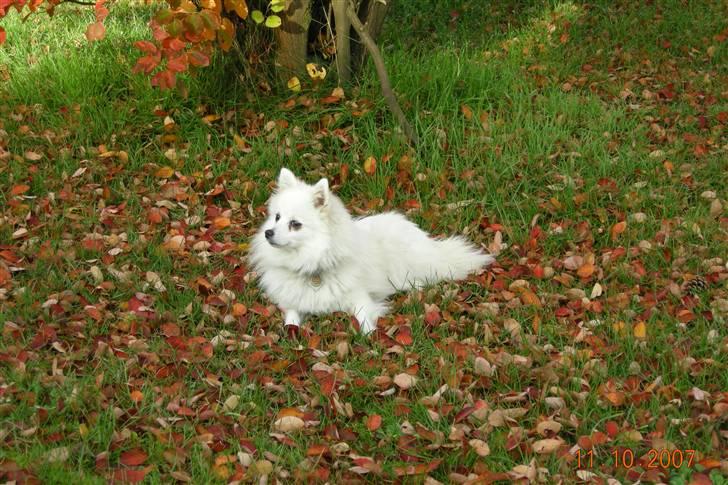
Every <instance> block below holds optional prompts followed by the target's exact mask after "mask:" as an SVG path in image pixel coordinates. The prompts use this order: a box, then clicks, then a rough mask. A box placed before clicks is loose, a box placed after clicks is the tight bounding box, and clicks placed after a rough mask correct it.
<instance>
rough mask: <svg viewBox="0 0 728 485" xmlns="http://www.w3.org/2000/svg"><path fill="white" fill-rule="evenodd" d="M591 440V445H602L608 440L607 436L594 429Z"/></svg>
mask: <svg viewBox="0 0 728 485" xmlns="http://www.w3.org/2000/svg"><path fill="white" fill-rule="evenodd" d="M591 441H592V444H593V445H603V444H604V443H606V442H607V441H609V438H608V437H607V435H606V434H604V433H602V432H601V431H595V432H593V433H592V435H591Z"/></svg>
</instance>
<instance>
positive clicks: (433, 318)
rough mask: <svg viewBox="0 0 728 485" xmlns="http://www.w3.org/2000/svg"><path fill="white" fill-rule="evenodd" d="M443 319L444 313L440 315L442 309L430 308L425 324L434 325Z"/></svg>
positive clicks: (426, 314)
mask: <svg viewBox="0 0 728 485" xmlns="http://www.w3.org/2000/svg"><path fill="white" fill-rule="evenodd" d="M441 321H442V315H440V310H439V309H438V310H430V311H429V312H427V313H425V325H427V326H428V327H434V326H435V325H437V324H438V323H440V322H441Z"/></svg>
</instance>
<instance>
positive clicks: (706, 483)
mask: <svg viewBox="0 0 728 485" xmlns="http://www.w3.org/2000/svg"><path fill="white" fill-rule="evenodd" d="M688 485H713V480H711V479H710V477H709V476H708V475H706V474H705V473H693V474H692V475H691V476H690V482H688Z"/></svg>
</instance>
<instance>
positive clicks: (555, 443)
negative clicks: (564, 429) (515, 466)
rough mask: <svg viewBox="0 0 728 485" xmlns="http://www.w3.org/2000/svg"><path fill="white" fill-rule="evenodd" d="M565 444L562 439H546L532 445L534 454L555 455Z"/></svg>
mask: <svg viewBox="0 0 728 485" xmlns="http://www.w3.org/2000/svg"><path fill="white" fill-rule="evenodd" d="M563 444H564V441H563V440H561V439H558V438H546V439H543V440H538V441H535V442H534V443H533V445H532V448H533V452H534V453H537V454H539V455H544V454H547V453H553V452H554V451H556V450H558V449H559V448H560V447H561V445H563Z"/></svg>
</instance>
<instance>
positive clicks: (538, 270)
mask: <svg viewBox="0 0 728 485" xmlns="http://www.w3.org/2000/svg"><path fill="white" fill-rule="evenodd" d="M533 276H534V278H538V279H540V280H541V279H543V277H544V269H543V266H541V265H540V264H537V265H536V266H534V267H533Z"/></svg>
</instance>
